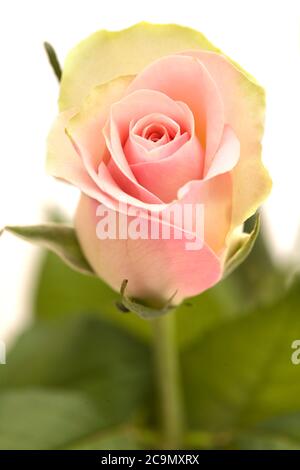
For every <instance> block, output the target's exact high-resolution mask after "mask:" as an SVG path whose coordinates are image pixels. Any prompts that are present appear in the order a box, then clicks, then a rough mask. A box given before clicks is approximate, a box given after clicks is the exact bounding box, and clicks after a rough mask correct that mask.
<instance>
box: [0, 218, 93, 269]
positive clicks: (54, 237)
mask: <svg viewBox="0 0 300 470" xmlns="http://www.w3.org/2000/svg"><path fill="white" fill-rule="evenodd" d="M3 231H8V232H11V233H13V234H14V235H17V236H18V237H21V238H23V239H24V240H26V241H28V242H31V243H36V244H37V245H40V246H42V247H44V248H47V249H48V250H51V251H53V252H54V253H56V254H57V255H58V256H59V257H60V258H62V259H63V260H64V262H65V263H67V264H68V265H69V266H71V267H72V268H73V269H76V270H77V271H79V272H81V273H83V274H89V275H94V272H93V270H92V268H91V267H90V265H89V263H88V261H87V260H86V258H85V256H84V254H83V253H82V251H81V248H80V245H79V242H78V239H77V235H76V233H75V230H74V228H73V227H71V226H68V225H63V224H47V225H29V226H24V227H17V226H7V227H4V229H2V231H0V235H1V233H2V232H3Z"/></svg>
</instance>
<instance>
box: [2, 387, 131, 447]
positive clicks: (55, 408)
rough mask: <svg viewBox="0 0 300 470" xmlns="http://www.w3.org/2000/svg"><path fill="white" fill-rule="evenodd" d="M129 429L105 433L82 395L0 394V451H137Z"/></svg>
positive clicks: (34, 391)
mask: <svg viewBox="0 0 300 470" xmlns="http://www.w3.org/2000/svg"><path fill="white" fill-rule="evenodd" d="M139 442H140V439H139V437H138V435H137V433H136V432H134V430H132V429H130V428H129V429H126V428H124V429H122V428H121V429H118V428H116V429H115V430H110V431H107V429H106V427H105V421H104V420H103V419H102V417H101V414H100V413H99V412H98V411H97V409H96V408H95V406H94V405H93V403H92V402H91V401H90V400H89V399H88V398H87V397H86V396H84V395H83V394H80V393H77V392H73V391H57V390H51V391H49V390H47V389H43V388H40V389H27V390H10V391H5V392H2V393H0V449H1V450H47V449H50V450H54V449H84V450H88V449H109V450H113V449H137V448H139V444H138V443H139Z"/></svg>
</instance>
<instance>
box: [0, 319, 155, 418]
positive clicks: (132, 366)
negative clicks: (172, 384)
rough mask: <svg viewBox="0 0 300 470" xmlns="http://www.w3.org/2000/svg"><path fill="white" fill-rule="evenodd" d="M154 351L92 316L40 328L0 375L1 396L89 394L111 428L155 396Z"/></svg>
mask: <svg viewBox="0 0 300 470" xmlns="http://www.w3.org/2000/svg"><path fill="white" fill-rule="evenodd" d="M151 373H152V371H151V362H150V353H149V349H148V347H147V346H146V345H145V344H143V343H142V342H140V341H139V340H138V339H137V338H134V337H133V336H132V335H130V334H128V333H126V332H125V331H122V330H120V329H118V328H116V327H114V326H112V325H110V324H109V323H107V322H105V321H103V320H101V319H99V318H97V317H95V316H92V315H88V314H84V315H80V316H75V317H72V318H67V319H65V320H60V321H52V322H39V323H37V324H36V325H35V326H34V327H33V328H32V329H31V330H29V331H28V332H26V333H24V334H23V335H22V337H21V338H20V339H19V340H18V342H17V344H16V346H15V347H14V348H13V350H12V351H11V353H10V354H8V358H7V365H6V366H5V367H1V370H0V391H4V390H7V389H10V388H14V389H17V388H20V389H23V390H24V389H26V388H32V387H47V388H48V389H55V390H61V391H67V390H68V391H76V392H81V393H84V394H85V395H86V396H87V397H89V399H90V400H91V401H92V402H93V404H94V406H95V407H96V409H97V410H99V412H100V414H101V416H102V419H103V420H104V421H105V424H106V426H111V425H115V424H119V423H123V422H124V421H125V422H127V421H128V420H130V419H131V418H132V417H133V416H134V415H135V414H136V413H137V411H138V410H139V409H140V408H142V407H143V405H144V403H145V401H147V399H148V396H149V393H150V394H151V383H152V382H151Z"/></svg>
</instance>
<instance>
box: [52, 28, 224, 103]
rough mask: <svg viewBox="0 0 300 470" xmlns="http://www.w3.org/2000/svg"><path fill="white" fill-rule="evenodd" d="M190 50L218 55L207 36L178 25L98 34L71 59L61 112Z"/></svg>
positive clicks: (64, 77)
mask: <svg viewBox="0 0 300 470" xmlns="http://www.w3.org/2000/svg"><path fill="white" fill-rule="evenodd" d="M187 49H205V50H211V51H218V49H216V48H215V47H214V46H213V45H212V44H211V43H210V42H209V41H208V40H207V39H206V38H205V37H204V36H203V34H201V33H199V32H198V31H195V30H193V29H191V28H185V27H182V26H177V25H154V24H149V23H145V22H142V23H139V24H136V25H135V26H132V27H131V28H128V29H124V30H122V31H117V32H110V31H105V30H102V31H98V32H96V33H94V34H92V35H91V36H89V37H88V38H87V39H85V40H84V41H82V42H80V43H79V44H78V45H77V46H76V47H75V48H74V49H73V50H72V51H71V52H70V53H69V54H68V56H67V59H66V61H65V64H64V67H63V74H62V81H61V88H60V99H59V103H60V109H61V110H64V109H68V108H70V107H73V106H77V105H80V104H81V102H82V100H83V99H84V98H85V97H86V95H88V93H89V92H90V90H91V89H92V88H94V87H95V86H97V85H100V84H101V83H105V82H108V81H110V80H112V79H114V78H116V77H119V76H121V75H132V74H134V75H136V74H137V73H139V72H140V71H141V70H143V68H144V67H146V66H147V65H148V64H150V63H151V62H153V61H154V60H156V59H158V58H159V57H163V56H166V55H170V54H175V53H177V52H180V51H184V50H187Z"/></svg>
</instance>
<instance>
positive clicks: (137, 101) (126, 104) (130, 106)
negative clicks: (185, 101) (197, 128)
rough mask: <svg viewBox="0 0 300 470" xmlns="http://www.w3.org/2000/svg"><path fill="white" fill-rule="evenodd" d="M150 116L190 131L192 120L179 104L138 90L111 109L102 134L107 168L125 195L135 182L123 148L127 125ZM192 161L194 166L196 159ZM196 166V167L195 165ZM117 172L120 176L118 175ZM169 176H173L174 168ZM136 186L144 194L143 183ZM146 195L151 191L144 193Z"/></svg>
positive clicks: (163, 96)
mask: <svg viewBox="0 0 300 470" xmlns="http://www.w3.org/2000/svg"><path fill="white" fill-rule="evenodd" d="M152 113H161V114H165V115H166V116H168V117H170V118H171V119H173V120H174V121H175V122H177V123H178V124H179V125H180V127H181V128H182V129H190V126H191V125H192V124H191V119H192V117H191V115H190V114H188V113H187V109H186V107H184V106H183V105H182V103H176V102H175V101H173V100H172V99H170V98H169V97H168V96H166V95H164V94H163V93H160V92H157V91H153V90H139V91H136V92H134V93H131V94H130V95H128V96H126V97H125V98H123V99H122V100H121V101H119V102H117V103H115V104H114V105H113V106H112V107H111V113H110V119H109V121H108V122H107V124H106V126H105V128H104V131H103V132H104V136H105V140H106V145H107V147H108V149H109V152H110V155H111V157H112V160H113V162H111V163H110V165H111V166H112V169H113V171H114V178H115V180H116V181H117V180H118V181H119V183H120V184H122V189H123V190H124V191H126V192H129V187H128V185H129V184H130V183H132V182H134V181H136V178H135V176H134V174H133V172H132V169H131V167H129V165H128V161H127V158H126V155H125V154H124V148H123V147H124V144H125V143H126V141H127V139H128V136H129V125H130V122H131V121H132V120H133V119H136V120H138V119H140V118H142V117H143V116H145V114H152ZM158 152H159V150H158ZM200 157H201V155H199V158H200ZM195 161H196V162H197V160H196V159H195ZM197 165H198V166H199V165H200V164H199V162H198V163H197ZM111 166H110V168H111ZM118 172H119V173H120V172H121V174H119V175H118ZM176 172H177V170H176ZM172 173H175V171H174V168H173V170H172ZM198 173H199V172H197V174H198ZM139 186H140V187H141V188H144V191H146V190H147V187H146V186H145V185H144V183H143V182H141V183H139ZM177 189H178V187H177V188H176V190H177ZM148 192H149V193H150V192H151V191H150V190H148ZM156 196H157V194H156ZM158 197H159V196H158Z"/></svg>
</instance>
